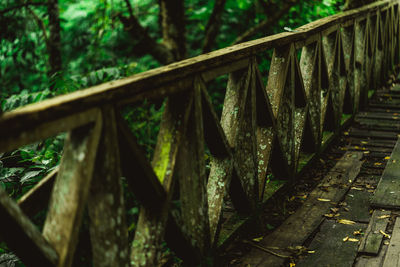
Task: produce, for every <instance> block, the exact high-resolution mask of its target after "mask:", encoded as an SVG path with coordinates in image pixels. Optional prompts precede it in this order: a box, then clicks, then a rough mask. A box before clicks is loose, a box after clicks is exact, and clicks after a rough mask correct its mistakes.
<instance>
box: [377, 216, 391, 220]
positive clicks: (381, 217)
mask: <svg viewBox="0 0 400 267" xmlns="http://www.w3.org/2000/svg"><path fill="white" fill-rule="evenodd" d="M389 217H390V215H382V216H379V217H378V219H386V218H389Z"/></svg>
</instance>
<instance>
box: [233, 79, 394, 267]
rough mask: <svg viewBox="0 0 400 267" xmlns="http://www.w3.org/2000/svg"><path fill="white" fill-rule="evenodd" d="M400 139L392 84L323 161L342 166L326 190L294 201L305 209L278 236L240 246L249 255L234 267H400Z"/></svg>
mask: <svg viewBox="0 0 400 267" xmlns="http://www.w3.org/2000/svg"><path fill="white" fill-rule="evenodd" d="M399 133H400V85H395V84H393V85H392V86H391V87H390V88H383V89H380V90H378V91H377V92H376V93H375V95H374V96H373V97H372V98H371V100H370V103H369V105H368V107H367V108H365V109H364V110H363V111H361V112H359V113H358V114H357V115H356V116H355V119H354V121H353V123H352V124H351V126H350V127H349V128H348V129H347V130H345V131H343V132H342V135H341V137H340V142H337V144H334V145H333V146H332V147H331V148H330V149H328V151H327V152H326V153H325V155H323V156H324V157H326V158H331V159H336V160H337V162H336V165H335V166H334V167H333V168H331V169H330V170H329V171H328V172H327V173H326V174H325V175H324V177H323V179H322V180H321V181H320V182H319V184H318V185H317V186H316V187H315V188H314V189H313V190H312V191H311V190H310V191H309V192H307V193H303V194H301V195H298V194H299V192H296V193H295V194H297V195H295V194H294V195H293V197H292V198H291V199H289V200H288V201H289V202H290V201H298V202H301V203H302V205H301V206H300V207H299V208H298V209H297V210H296V211H295V212H294V213H293V214H292V215H290V216H289V217H288V218H287V219H286V220H285V221H284V222H283V223H282V224H281V225H280V226H279V227H278V228H276V229H275V230H274V231H273V232H272V233H269V234H267V235H266V236H265V237H263V238H261V237H260V238H254V237H252V238H248V239H247V241H246V240H245V241H243V240H242V241H240V242H239V243H240V244H241V245H240V247H241V250H242V253H243V251H246V250H247V252H245V253H244V255H242V256H241V257H240V258H238V257H235V258H234V259H233V260H232V258H231V259H230V260H229V261H230V263H229V264H228V265H229V266H252V267H253V266H356V267H361V266H369V267H375V266H376V267H378V266H387V267H389V266H399V257H400V218H397V217H398V216H400V211H399V209H400V179H399V178H400V177H399V173H400V139H399V137H400V135H399ZM322 163H324V164H325V162H324V161H323V160H322ZM318 164H319V163H318ZM318 164H314V165H318ZM308 171H309V172H313V171H314V172H315V171H316V170H313V169H309V170H308ZM306 176H307V174H306ZM311 176H312V175H311ZM308 177H309V178H310V175H308ZM269 215H272V216H274V214H269ZM275 215H277V214H275ZM236 249H237V247H236ZM233 250H234V249H233ZM228 254H229V252H228ZM231 254H232V252H231Z"/></svg>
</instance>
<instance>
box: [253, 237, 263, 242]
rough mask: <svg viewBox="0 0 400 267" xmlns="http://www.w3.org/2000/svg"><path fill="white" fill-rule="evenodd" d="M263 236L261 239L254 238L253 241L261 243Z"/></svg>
mask: <svg viewBox="0 0 400 267" xmlns="http://www.w3.org/2000/svg"><path fill="white" fill-rule="evenodd" d="M263 238H264V237H263V236H260V237H256V238H253V241H254V242H260V241H261V240H263Z"/></svg>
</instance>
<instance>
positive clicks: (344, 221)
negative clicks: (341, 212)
mask: <svg viewBox="0 0 400 267" xmlns="http://www.w3.org/2000/svg"><path fill="white" fill-rule="evenodd" d="M337 222H338V223H341V224H355V223H356V222H353V221H350V220H346V219H340V220H337Z"/></svg>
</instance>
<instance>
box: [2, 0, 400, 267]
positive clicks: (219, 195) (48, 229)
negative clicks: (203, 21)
mask: <svg viewBox="0 0 400 267" xmlns="http://www.w3.org/2000/svg"><path fill="white" fill-rule="evenodd" d="M398 31H399V2H398V1H381V2H377V3H374V4H371V5H368V6H365V7H362V8H359V9H355V10H351V11H348V12H345V13H342V14H338V15H334V16H331V17H327V18H324V19H321V20H318V21H315V22H312V23H310V24H307V25H305V26H302V27H300V28H298V29H296V30H294V31H293V32H284V33H280V34H277V35H273V36H268V37H265V38H261V39H257V40H254V41H249V42H246V43H242V44H238V45H235V46H231V47H227V48H224V49H221V50H218V51H214V52H211V53H208V54H203V55H200V56H198V57H195V58H190V59H187V60H183V61H180V62H176V63H173V64H170V65H168V66H165V67H161V68H157V69H154V70H150V71H147V72H144V73H141V74H138V75H134V76H131V77H128V78H125V79H121V80H117V81H113V82H108V83H104V84H101V85H99V86H95V87H92V88H88V89H85V90H82V91H77V92H74V93H71V94H67V95H63V96H58V97H55V98H53V99H49V100H46V101H43V102H40V103H37V104H32V105H28V106H25V107H22V108H19V109H16V110H13V111H10V112H5V113H2V114H0V152H5V151H11V150H13V149H16V148H19V147H21V146H24V145H26V144H30V143H33V142H37V141H40V140H43V139H46V138H48V137H51V136H54V135H57V134H59V133H62V132H67V133H68V134H67V138H66V140H65V145H64V152H63V156H62V160H61V164H60V166H59V167H58V168H57V169H56V170H54V171H53V172H51V173H49V174H48V175H47V176H46V177H45V178H44V179H43V180H42V181H40V182H39V183H38V184H37V185H36V186H35V187H34V188H33V189H32V190H31V191H29V192H28V193H27V194H26V195H24V196H23V197H22V198H21V199H20V200H19V201H18V203H15V202H14V201H13V200H12V199H11V198H10V197H9V196H8V195H7V194H6V193H5V191H4V190H2V189H1V188H0V218H1V224H2V226H3V227H2V228H1V229H0V235H1V238H2V240H4V241H5V242H6V243H7V245H8V246H9V247H10V248H11V249H12V250H13V251H15V253H16V254H17V255H18V256H19V257H20V259H21V260H22V261H23V262H26V263H27V264H28V265H32V266H45V265H50V266H54V265H57V266H70V265H71V264H72V262H73V258H74V252H75V248H76V246H77V243H78V239H79V237H80V235H79V229H80V226H81V224H82V218H83V215H84V211H85V208H86V207H87V211H88V214H89V218H90V226H89V227H90V240H91V248H92V262H93V264H94V265H95V266H126V265H129V264H133V265H137V266H154V264H155V263H156V262H157V261H158V260H159V257H160V253H161V251H162V249H163V242H164V241H166V242H167V245H168V247H169V248H170V249H171V250H173V251H174V252H175V253H176V254H177V255H178V256H179V257H181V258H182V259H183V260H184V261H185V262H186V263H188V264H195V263H198V262H199V261H200V260H201V259H202V258H204V257H206V256H207V255H209V254H210V253H211V252H212V251H214V250H215V249H216V248H217V247H218V246H219V245H220V244H221V243H223V242H224V241H225V240H226V239H227V236H229V234H230V232H234V231H235V230H236V229H237V228H238V227H239V226H238V225H240V222H239V223H236V224H231V225H230V226H231V227H230V228H229V229H228V227H227V226H226V225H227V222H226V221H227V218H226V217H224V212H223V211H224V209H223V207H224V205H226V203H227V202H229V203H231V204H229V205H232V206H233V207H234V209H235V212H237V214H239V215H240V216H239V217H240V218H243V217H246V216H250V215H251V214H253V213H254V212H255V211H256V210H257V208H258V207H259V206H260V204H261V203H262V202H263V201H264V199H265V198H266V195H268V194H269V193H270V191H271V188H270V184H269V183H268V178H267V177H269V176H270V175H271V174H272V175H273V176H274V177H276V178H279V179H286V180H288V181H293V180H294V179H296V175H297V174H298V173H299V171H300V170H301V169H302V168H303V167H304V166H305V164H306V163H307V162H308V161H309V160H310V159H311V158H312V157H313V156H315V155H318V153H320V152H321V151H322V150H323V148H324V146H325V145H326V144H327V143H328V142H329V140H330V139H331V138H332V137H333V136H335V134H337V133H338V131H339V130H340V129H341V128H342V126H343V125H344V124H345V123H346V121H348V120H350V119H351V118H352V116H353V114H355V112H356V111H357V110H358V109H359V108H360V106H362V105H364V104H365V103H366V101H367V99H368V95H369V93H370V92H371V90H373V89H375V88H377V87H378V86H380V85H381V84H382V83H383V81H385V79H386V78H387V76H388V73H389V71H390V70H391V69H392V67H393V66H394V65H395V64H397V63H398V62H399V56H400V53H399V49H400V43H399V32H398ZM268 50H272V51H273V53H272V58H271V61H270V66H269V68H268V75H267V74H265V72H264V71H263V72H261V71H260V68H259V64H260V63H261V61H262V60H263V55H265V51H268ZM222 75H228V82H227V87H226V91H225V100H224V106H223V110H222V115H221V116H219V115H217V113H216V112H215V110H214V108H213V105H212V99H211V98H210V95H209V94H208V91H207V85H208V82H210V81H212V80H214V79H216V78H217V77H220V76H222ZM264 80H267V81H268V82H267V84H266V85H265V84H264ZM223 90H225V89H224V88H221V92H222V91H223ZM164 98H165V99H167V101H166V105H165V108H164V113H163V117H162V121H161V124H160V131H159V134H158V139H157V145H156V147H155V151H154V156H153V159H152V161H151V163H150V162H148V160H147V159H146V156H145V155H144V153H143V152H142V149H141V148H140V146H139V145H138V143H137V141H136V140H135V138H134V137H133V136H134V135H133V133H132V132H131V131H130V129H129V127H128V126H127V124H126V122H125V121H124V119H123V118H122V116H121V112H120V109H121V107H123V106H124V105H128V104H130V105H131V104H134V103H141V102H142V101H144V100H145V99H147V100H150V101H152V100H155V99H164ZM206 150H207V151H209V153H210V154H211V160H210V164H209V165H210V166H209V167H206V163H205V151H206ZM121 177H124V181H125V182H126V183H127V184H128V189H129V190H131V191H132V192H133V194H134V195H135V198H136V199H138V201H139V202H140V204H141V208H140V215H139V219H138V222H137V227H136V231H135V235H134V241H133V243H131V244H129V243H128V242H129V239H128V230H127V221H126V214H125V210H126V209H125V203H124V197H123V188H122V185H121V184H122V182H121ZM172 201H174V205H173V204H172ZM176 203H179V205H176ZM172 206H174V208H173V207H172ZM176 206H178V207H176ZM46 207H47V213H46V219H45V222H44V225H43V230H42V231H40V230H39V229H38V227H37V226H35V225H34V224H33V223H32V222H31V220H30V218H31V217H32V216H34V215H35V213H36V212H38V211H39V210H40V209H43V208H46ZM236 222H238V221H236ZM130 223H131V222H130Z"/></svg>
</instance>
